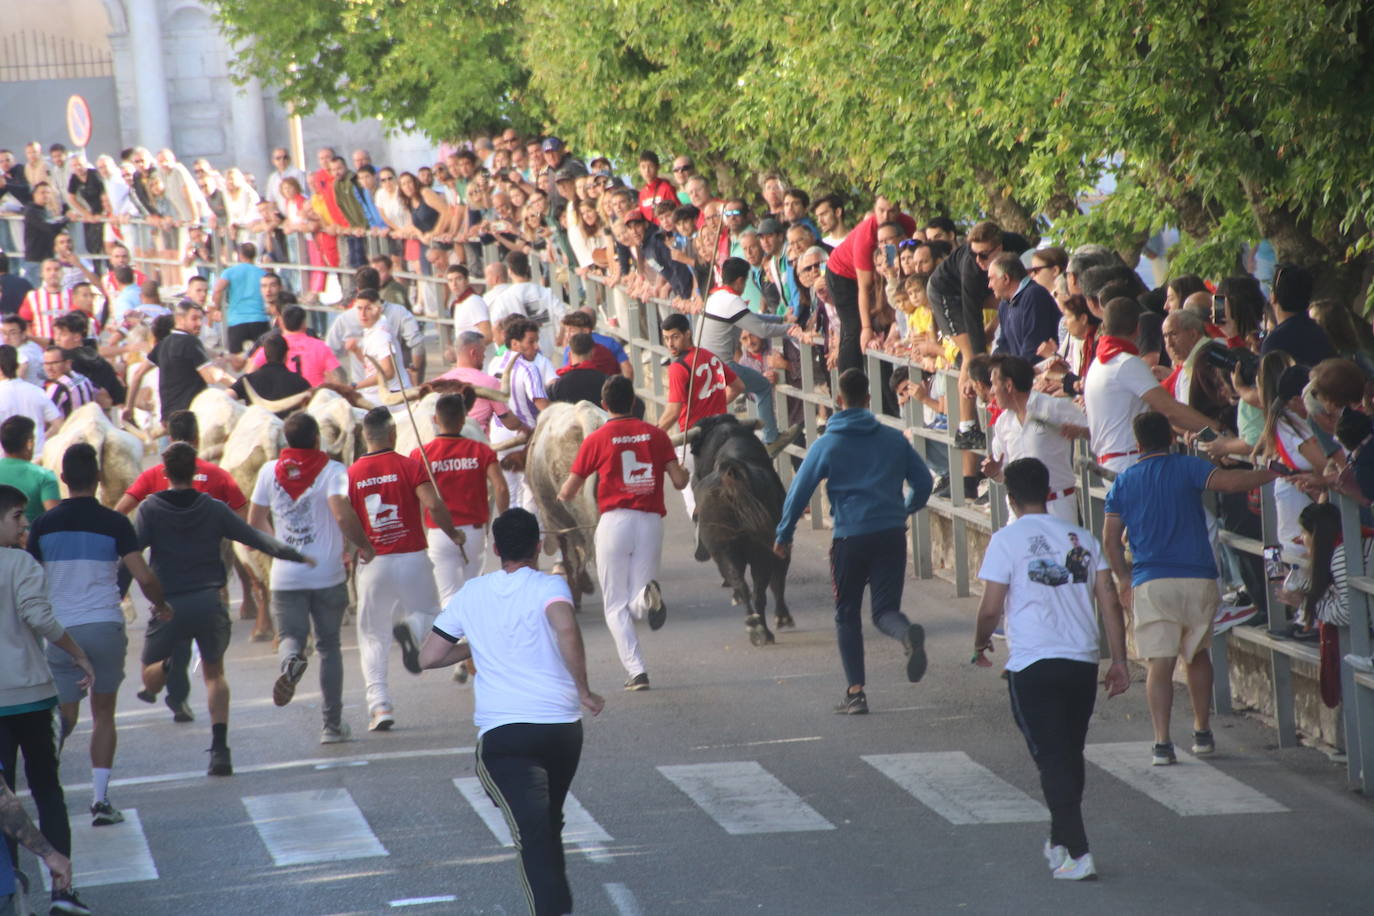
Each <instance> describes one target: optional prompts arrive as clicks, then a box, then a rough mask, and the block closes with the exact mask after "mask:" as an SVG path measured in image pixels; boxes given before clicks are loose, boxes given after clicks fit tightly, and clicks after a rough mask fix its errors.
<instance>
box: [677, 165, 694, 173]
mask: <svg viewBox="0 0 1374 916" xmlns="http://www.w3.org/2000/svg"><path fill="white" fill-rule="evenodd" d="M691 170H692V167H691V166H690V165H675V166H673V171H674V172H690V171H691Z"/></svg>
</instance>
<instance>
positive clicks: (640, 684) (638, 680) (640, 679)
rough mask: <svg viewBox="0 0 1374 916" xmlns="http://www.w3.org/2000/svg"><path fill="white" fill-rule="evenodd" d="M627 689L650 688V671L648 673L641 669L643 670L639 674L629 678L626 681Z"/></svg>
mask: <svg viewBox="0 0 1374 916" xmlns="http://www.w3.org/2000/svg"><path fill="white" fill-rule="evenodd" d="M625 689H626V690H648V689H649V675H648V673H647V672H644V671H641V672H639V673H638V674H636V675H635V676H634V677H632V678H630V679H629V680H627V681H626V682H625Z"/></svg>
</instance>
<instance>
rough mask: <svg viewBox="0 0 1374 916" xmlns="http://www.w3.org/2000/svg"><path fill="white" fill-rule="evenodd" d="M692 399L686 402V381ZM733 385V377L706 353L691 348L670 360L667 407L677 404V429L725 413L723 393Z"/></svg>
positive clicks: (699, 349) (720, 363)
mask: <svg viewBox="0 0 1374 916" xmlns="http://www.w3.org/2000/svg"><path fill="white" fill-rule="evenodd" d="M689 379H690V381H691V388H692V392H691V394H692V399H691V403H688V402H687V387H688V380H689ZM734 381H735V373H734V372H733V371H731V369H730V367H729V366H727V365H725V363H724V361H722V360H721V359H720V357H718V356H716V354H714V353H712V352H711V351H710V350H706V349H703V348H701V347H693V348H692V349H691V350H688V351H687V352H686V353H683V354H682V355H681V356H680V357H678V358H677V359H675V360H673V362H672V364H671V365H670V366H669V367H668V403H669V404H681V405H682V412H681V413H679V414H678V417H677V428H678V429H681V430H686V429H687V428H688V427H689V426H690V425H691V424H693V423H696V422H697V421H698V420H701V419H704V418H706V417H714V416H716V415H717V414H722V413H725V408H726V405H727V404H728V403H729V402H728V401H727V400H726V394H727V389H729V387H730V385H731V384H733V383H734Z"/></svg>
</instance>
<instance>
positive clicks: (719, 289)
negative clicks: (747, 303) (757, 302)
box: [706, 286, 739, 296]
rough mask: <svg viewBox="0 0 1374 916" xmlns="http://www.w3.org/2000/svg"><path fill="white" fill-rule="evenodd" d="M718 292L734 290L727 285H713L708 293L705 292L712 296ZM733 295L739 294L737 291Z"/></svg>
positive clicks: (732, 291)
mask: <svg viewBox="0 0 1374 916" xmlns="http://www.w3.org/2000/svg"><path fill="white" fill-rule="evenodd" d="M719 292H727V293H734V292H735V291H734V290H733V289H731V288H730V287H728V286H713V287H711V291H710V292H709V293H707V294H706V295H708V296H714V295H715V294H716V293H719ZM735 295H739V294H738V293H735Z"/></svg>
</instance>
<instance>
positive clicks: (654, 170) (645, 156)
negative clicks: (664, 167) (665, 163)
mask: <svg viewBox="0 0 1374 916" xmlns="http://www.w3.org/2000/svg"><path fill="white" fill-rule="evenodd" d="M658 170H659V164H658V153H655V152H654V151H653V150H651V149H646V150H645V151H644V152H642V153H640V154H639V177H640V178H642V179H644V186H643V187H642V188H640V189H639V212H640V213H643V214H644V218H645V219H647V220H648V221H649V222H651V223H653V222H655V221H656V220H657V215H656V214H655V213H654V208H655V207H657V206H658V205H659V204H661V203H663V202H665V201H666V202H668V203H671V204H672V205H673V206H674V207H676V206H677V190H676V189H675V188H674V187H673V184H672V182H670V181H669V180H668V179H666V178H660V177H659V175H658Z"/></svg>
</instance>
